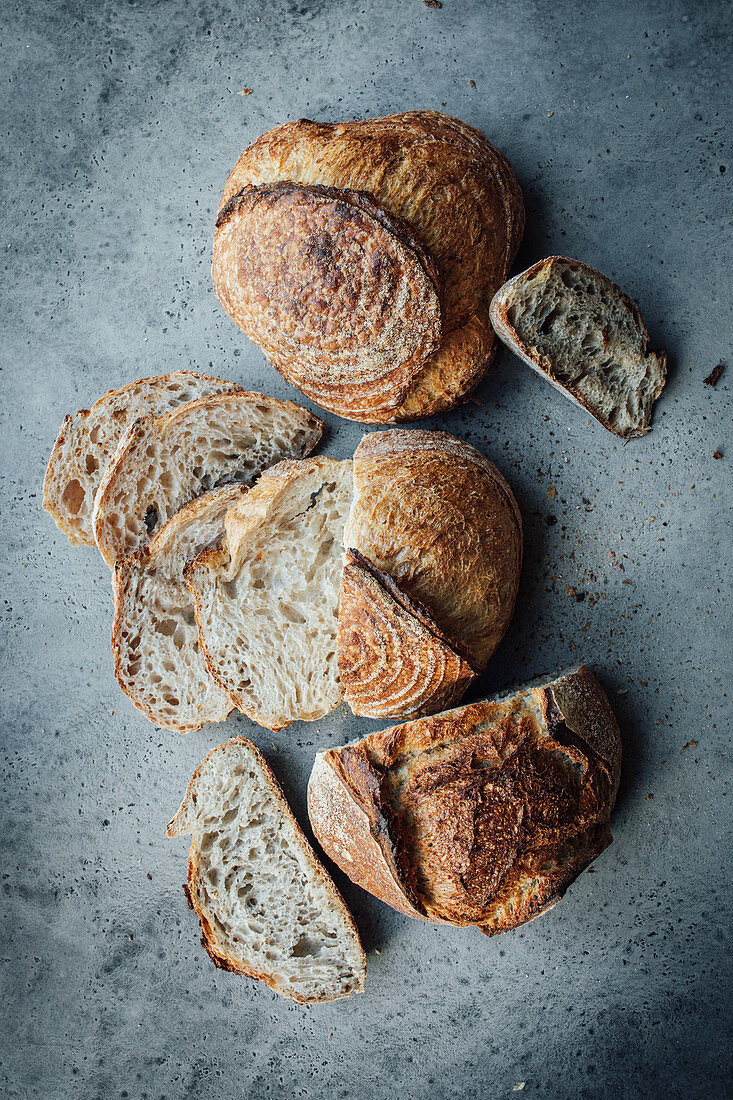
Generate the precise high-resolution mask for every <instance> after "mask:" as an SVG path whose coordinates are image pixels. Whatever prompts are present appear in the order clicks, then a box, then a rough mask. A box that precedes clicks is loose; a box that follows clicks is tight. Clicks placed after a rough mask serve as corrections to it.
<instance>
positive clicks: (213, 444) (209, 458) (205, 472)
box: [94, 393, 323, 566]
mask: <svg viewBox="0 0 733 1100" xmlns="http://www.w3.org/2000/svg"><path fill="white" fill-rule="evenodd" d="M322 431H323V422H322V421H321V420H319V419H318V417H316V416H313V415H312V414H311V413H309V412H308V411H307V410H306V409H303V408H301V407H300V405H296V404H294V402H292V401H286V402H282V401H276V400H275V399H274V398H272V397H265V396H264V394H261V393H231V394H222V395H220V396H215V397H203V398H200V399H199V400H197V401H191V402H189V404H187V405H183V406H181V408H178V409H174V410H172V411H171V412H167V413H163V415H162V416H158V417H152V416H145V417H141V418H140V419H139V420H137V421H136V422H135V423H134V424H132V425H131V427H130V428H129V429H128V431H127V432H126V433H125V435H124V436H123V437H122V439H121V440H120V443H119V445H118V447H117V450H116V451H115V454H114V456H113V458H112V460H111V462H110V464H109V466H108V467H107V470H106V471H105V474H104V477H103V478H102V481H101V484H100V486H99V489H98V491H97V496H96V498H95V501H94V535H95V538H96V542H97V546H98V547H99V550H100V552H101V554H102V557H103V558H104V560H105V561H106V562H107V564H108V565H109V566H112V565H113V564H114V563H115V561H117V559H118V558H121V557H125V556H126V555H127V554H130V553H132V552H133V551H135V550H138V549H139V548H140V547H141V546H144V545H145V544H146V543H147V542H148V541H149V540H150V538H151V536H152V534H153V533H154V532H155V531H156V530H157V529H159V528H160V527H162V525H163V524H164V523H165V522H166V520H167V519H168V518H169V517H170V516H172V515H173V514H174V513H175V512H177V511H178V509H179V508H182V507H183V505H184V504H187V503H188V501H189V500H193V499H194V498H195V497H197V496H200V495H201V494H202V493H204V492H206V490H207V489H215V488H218V487H219V486H220V485H224V484H227V483H229V482H234V481H236V482H240V483H242V484H244V485H251V484H252V483H253V482H254V481H255V479H256V478H257V477H259V475H260V474H261V473H262V471H263V470H264V469H266V468H267V467H268V466H272V465H274V464H275V463H276V462H279V461H281V459H284V458H299V457H301V456H302V455H306V454H308V453H309V451H311V450H312V449H313V448H314V447H315V445H316V444H317V443H318V441H319V439H320V437H321V433H322Z"/></svg>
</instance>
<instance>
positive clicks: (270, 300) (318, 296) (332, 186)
mask: <svg viewBox="0 0 733 1100" xmlns="http://www.w3.org/2000/svg"><path fill="white" fill-rule="evenodd" d="M523 227H524V207H523V203H522V197H521V192H520V190H519V186H518V184H517V181H516V179H515V177H514V173H513V171H512V169H511V166H510V165H509V162H508V161H507V160H506V158H505V157H503V156H502V154H501V153H499V152H498V150H497V149H495V148H494V147H493V146H492V145H490V144H489V142H488V141H487V140H486V138H485V137H484V135H483V134H481V133H480V132H479V131H478V130H475V129H474V128H473V127H471V126H468V125H466V124H465V123H463V122H460V121H459V120H458V119H455V118H451V117H450V116H448V115H444V114H440V113H438V112H435V111H410V112H406V113H404V114H399V115H390V116H388V117H386V118H375V119H368V120H366V121H357V122H346V123H339V124H334V125H331V124H325V123H316V122H311V121H309V120H308V119H300V120H299V121H297V122H288V123H286V124H284V125H282V126H277V127H276V128H275V129H274V130H270V131H268V132H267V133H266V134H263V135H262V136H261V137H260V138H258V139H257V141H255V142H254V144H252V145H250V146H249V148H248V149H245V151H244V152H243V153H242V155H241V157H240V158H239V160H238V161H237V164H236V165H235V167H234V169H233V171H232V173H231V174H230V176H229V179H228V180H227V183H226V186H225V188H224V192H223V195H222V199H221V205H220V208H219V214H218V217H217V223H216V235H215V239H214V255H213V266H212V273H213V279H214V290H215V292H216V295H217V297H218V298H219V300H220V302H221V303H222V305H223V307H224V309H225V310H226V311H227V312H228V313H229V314H230V316H231V317H232V319H233V320H234V321H235V322H236V324H237V325H239V327H240V328H242V329H243V331H244V332H246V333H247V335H248V336H250V337H251V339H253V340H254V341H255V343H257V344H259V346H260V347H262V349H263V350H264V351H265V354H266V355H267V356H268V358H269V359H270V360H271V362H272V363H273V365H274V366H275V367H277V369H278V370H279V371H280V372H281V373H282V374H283V375H284V376H285V378H287V379H288V380H289V381H291V382H293V383H294V385H296V386H298V387H299V389H301V390H302V392H303V393H305V394H306V395H307V396H309V397H311V398H312V399H313V400H314V401H316V402H317V403H318V404H320V405H322V406H323V407H324V408H327V409H330V410H331V411H333V412H336V413H338V414H339V415H342V416H347V417H349V418H351V419H353V420H360V421H363V422H369V423H384V422H389V421H399V420H408V419H414V418H416V417H420V416H427V415H430V414H432V413H436V412H439V411H441V410H442V409H446V408H449V407H451V406H452V405H453V404H455V402H456V401H457V400H459V399H460V398H461V397H462V396H463V395H464V394H466V393H467V392H468V391H469V390H470V389H471V388H472V387H473V386H474V385H476V383H477V382H478V381H479V379H480V378H481V377H482V375H483V373H484V372H485V370H486V367H487V365H488V362H489V359H490V357H491V354H492V351H493V348H494V334H493V331H492V329H491V324H490V322H489V317H488V305H489V302H490V300H491V297H492V295H493V294H494V292H495V291H496V290H497V289H498V287H499V286H501V284H502V282H503V281H504V280H505V278H506V276H507V273H508V271H509V267H510V265H511V262H512V259H513V257H514V255H515V253H516V250H517V248H518V246H519V241H520V239H521V235H522V231H523Z"/></svg>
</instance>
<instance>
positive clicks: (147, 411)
mask: <svg viewBox="0 0 733 1100" xmlns="http://www.w3.org/2000/svg"><path fill="white" fill-rule="evenodd" d="M241 388H242V387H241V386H237V385H235V384H234V382H223V381H222V380H221V379H220V378H211V377H210V376H209V375H208V374H195V373H194V372H193V371H188V370H179V371H175V372H174V373H173V374H161V375H158V376H157V377H155V378H140V379H138V381H137V382H131V383H130V384H129V385H127V386H122V387H121V389H117V390H109V392H108V393H105V395H104V396H103V397H100V399H99V401H97V402H96V404H94V405H92V407H91V409H81V410H80V411H79V412H77V413H74V415H73V416H72V415H69V416H67V417H66V419H65V420H64V422H63V424H62V425H61V430H60V431H59V434H58V438H57V439H56V443H55V445H54V448H53V451H52V453H51V458H50V460H49V463H48V468H47V470H46V477H45V480H44V482H43V507H44V508H45V509H46V511H47V512H49V513H50V514H51V515H52V516H53V518H54V520H55V522H56V525H57V526H58V527H59V528H60V530H62V531H63V532H64V534H66V535H68V537H69V539H70V541H71V542H72V543H75V544H78V543H83V544H84V545H85V546H94V527H93V524H92V511H93V508H94V497H95V494H96V492H97V489H98V488H99V483H100V481H101V480H102V475H103V473H104V471H105V469H106V467H107V463H108V462H109V460H110V459H111V458H112V455H113V454H114V451H115V448H116V447H117V444H118V443H119V441H120V439H121V438H122V436H123V435H124V433H125V431H126V430H127V428H129V426H130V424H131V423H132V422H133V421H134V420H136V419H137V418H138V417H140V416H160V414H161V413H164V412H166V411H167V410H169V409H174V408H176V407H177V406H179V405H185V404H186V403H187V402H188V401H194V400H196V398H198V397H207V396H209V395H210V394H217V393H237V392H241Z"/></svg>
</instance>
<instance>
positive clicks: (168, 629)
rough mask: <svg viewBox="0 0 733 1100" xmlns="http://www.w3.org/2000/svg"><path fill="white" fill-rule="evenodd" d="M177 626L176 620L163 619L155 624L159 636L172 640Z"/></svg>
mask: <svg viewBox="0 0 733 1100" xmlns="http://www.w3.org/2000/svg"><path fill="white" fill-rule="evenodd" d="M177 625H178V624H177V623H176V620H175V619H161V620H160V621H159V622H157V623H156V624H155V630H156V632H157V633H158V634H162V635H163V637H164V638H170V637H171V635H172V634H174V633H175V630H176V626H177Z"/></svg>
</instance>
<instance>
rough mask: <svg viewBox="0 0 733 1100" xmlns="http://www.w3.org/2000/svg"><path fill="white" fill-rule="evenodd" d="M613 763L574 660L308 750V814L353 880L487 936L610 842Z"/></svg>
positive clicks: (611, 737) (615, 757) (593, 682)
mask: <svg viewBox="0 0 733 1100" xmlns="http://www.w3.org/2000/svg"><path fill="white" fill-rule="evenodd" d="M620 766H621V739H620V735H619V730H618V726H617V723H616V719H615V718H614V715H613V712H612V711H611V707H610V705H609V703H608V699H607V698H606V695H605V694H604V692H603V689H602V688H601V686H600V684H599V683H598V681H597V679H596V678H595V676H594V675H593V674H592V672H590V671H589V670H588V669H587V668H586V667H585V666H584V665H581V666H580V667H579V668H578V669H577V670H576V671H574V672H571V673H567V674H565V675H563V676H560V677H559V678H558V679H556V680H553V681H552V682H551V683H546V684H544V685H543V686H541V687H534V688H524V689H521V690H519V691H518V692H517V693H516V694H514V695H512V696H507V697H504V698H501V699H497V700H495V701H493V702H483V703H472V704H470V705H469V706H465V707H459V708H458V709H456V710H449V711H444V712H443V713H442V714H436V715H434V716H433V717H430V718H420V719H418V720H416V721H413V722H407V723H405V724H403V725H400V726H393V727H392V728H391V729H387V730H384V731H382V732H380V733H374V734H371V735H370V736H368V737H365V738H363V739H362V740H360V741H355V742H353V743H352V744H350V745H345V746H343V747H341V748H335V749H328V750H325V751H323V752H319V753H318V755H317V757H316V761H315V764H314V766H313V771H312V773H311V777H310V782H309V785H308V813H309V816H310V820H311V825H312V826H313V831H314V833H315V835H316V838H317V839H318V841H319V842H320V844H321V846H322V847H323V850H324V851H325V852H326V854H327V855H328V856H330V858H331V859H332V860H333V861H334V862H335V863H336V864H338V866H339V867H340V868H341V869H342V870H343V871H345V873H346V874H347V875H348V876H349V877H350V878H351V879H352V880H353V881H354V882H355V883H357V884H358V885H359V886H363V887H364V889H365V890H368V891H369V892H370V893H372V894H375V895H376V896H377V897H379V898H381V899H382V901H385V902H387V903H388V904H389V905H392V906H393V907H394V908H395V909H398V910H400V912H403V913H406V914H408V915H409V916H412V917H418V918H420V919H422V920H428V921H434V922H436V923H442V924H456V925H477V926H478V927H479V928H480V929H481V930H482V931H483V932H485V933H486V934H487V935H493V934H494V933H497V932H506V931H508V930H509V929H511V928H515V927H516V926H517V925H520V924H523V923H524V922H525V921H528V920H531V919H532V918H534V917H536V916H539V915H540V914H541V913H544V912H546V911H547V910H548V909H550V908H551V907H552V906H553V905H555V904H556V902H557V901H559V899H560V898H561V897H562V895H563V893H564V892H565V890H566V889H567V888H568V886H569V885H570V884H571V883H572V882H573V880H574V879H575V878H576V877H577V875H578V874H579V873H580V872H581V871H582V870H583V869H584V868H585V867H587V866H588V864H589V863H591V862H592V860H594V859H595V858H596V856H598V855H599V854H600V853H601V852H602V851H603V849H604V848H605V847H607V845H608V844H610V843H611V833H610V830H609V824H608V823H609V817H610V814H611V809H612V807H613V803H614V800H615V797H616V790H617V787H618V782H619V774H620Z"/></svg>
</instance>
